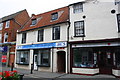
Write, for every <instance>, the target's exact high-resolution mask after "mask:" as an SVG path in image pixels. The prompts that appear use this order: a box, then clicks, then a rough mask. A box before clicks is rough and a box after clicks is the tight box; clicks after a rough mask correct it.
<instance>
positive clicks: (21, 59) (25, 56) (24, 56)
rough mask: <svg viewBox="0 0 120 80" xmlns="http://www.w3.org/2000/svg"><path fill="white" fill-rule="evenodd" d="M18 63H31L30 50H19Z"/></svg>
mask: <svg viewBox="0 0 120 80" xmlns="http://www.w3.org/2000/svg"><path fill="white" fill-rule="evenodd" d="M16 59H17V61H16V62H17V64H29V51H17V58H16Z"/></svg>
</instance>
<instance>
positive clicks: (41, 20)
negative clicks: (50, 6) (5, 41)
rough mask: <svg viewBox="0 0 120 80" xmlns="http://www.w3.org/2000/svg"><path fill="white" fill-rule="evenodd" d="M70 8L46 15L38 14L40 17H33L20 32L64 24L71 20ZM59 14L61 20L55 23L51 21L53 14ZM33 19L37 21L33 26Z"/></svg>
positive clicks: (53, 11)
mask: <svg viewBox="0 0 120 80" xmlns="http://www.w3.org/2000/svg"><path fill="white" fill-rule="evenodd" d="M68 10H69V9H68V6H67V7H63V8H59V9H56V10H52V11H49V12H46V13H42V14H38V15H33V16H32V17H31V19H30V20H29V21H28V22H27V24H26V25H25V26H24V27H23V28H22V29H21V30H20V31H19V32H22V31H28V30H32V29H36V28H40V27H45V26H49V25H54V24H58V23H63V22H66V21H68V19H69V17H68V16H69V15H68V12H69V11H68ZM56 12H58V13H59V14H58V15H59V18H58V19H57V20H55V21H52V20H51V14H53V13H56ZM32 19H37V23H36V25H33V26H32V25H31V23H32Z"/></svg>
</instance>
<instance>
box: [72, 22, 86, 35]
mask: <svg viewBox="0 0 120 80" xmlns="http://www.w3.org/2000/svg"><path fill="white" fill-rule="evenodd" d="M78 22H80V23H79V24H81V23H82V24H83V26H82V27H83V29H80V30H83V35H81V33H79V35H76V34H77V33H76V25H75V24H76V23H78ZM79 27H80V25H79ZM79 32H80V31H79ZM74 37H85V23H84V21H75V22H74Z"/></svg>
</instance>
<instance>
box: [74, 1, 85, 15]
mask: <svg viewBox="0 0 120 80" xmlns="http://www.w3.org/2000/svg"><path fill="white" fill-rule="evenodd" d="M81 12H83V3H78V4H75V5H74V6H73V13H81Z"/></svg>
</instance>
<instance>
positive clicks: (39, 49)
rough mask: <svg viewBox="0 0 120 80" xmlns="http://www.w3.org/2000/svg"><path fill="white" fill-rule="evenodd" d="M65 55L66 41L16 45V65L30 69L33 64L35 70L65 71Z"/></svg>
mask: <svg viewBox="0 0 120 80" xmlns="http://www.w3.org/2000/svg"><path fill="white" fill-rule="evenodd" d="M66 55H67V42H55V43H41V44H32V45H21V46H17V51H16V67H17V68H24V69H31V67H32V66H33V70H36V71H47V72H67V67H66V59H67V58H66V57H67V56H66ZM63 63H64V66H63ZM60 66H62V67H60Z"/></svg>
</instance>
